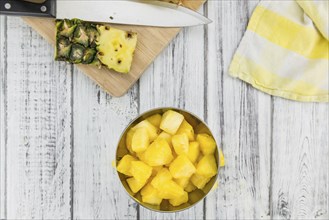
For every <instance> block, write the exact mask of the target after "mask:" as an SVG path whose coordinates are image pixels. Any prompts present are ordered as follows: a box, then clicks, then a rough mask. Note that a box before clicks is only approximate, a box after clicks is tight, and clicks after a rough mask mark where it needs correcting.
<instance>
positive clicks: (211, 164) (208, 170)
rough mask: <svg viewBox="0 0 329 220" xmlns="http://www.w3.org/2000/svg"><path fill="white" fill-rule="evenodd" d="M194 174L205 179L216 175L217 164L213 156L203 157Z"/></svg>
mask: <svg viewBox="0 0 329 220" xmlns="http://www.w3.org/2000/svg"><path fill="white" fill-rule="evenodd" d="M196 173H197V174H199V175H202V176H205V177H213V176H215V175H216V174H217V164H216V159H215V157H214V155H205V156H204V157H203V158H202V159H201V160H200V161H199V163H198V165H197V166H196Z"/></svg>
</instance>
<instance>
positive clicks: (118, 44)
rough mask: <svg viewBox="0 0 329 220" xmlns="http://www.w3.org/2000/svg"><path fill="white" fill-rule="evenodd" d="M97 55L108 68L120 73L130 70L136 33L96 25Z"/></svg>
mask: <svg viewBox="0 0 329 220" xmlns="http://www.w3.org/2000/svg"><path fill="white" fill-rule="evenodd" d="M97 29H98V32H99V37H98V39H97V41H96V43H97V50H98V53H97V57H98V59H99V60H100V61H101V63H102V64H104V65H105V66H107V67H108V68H109V69H114V70H115V71H117V72H120V73H128V72H129V71H130V67H131V63H132V60H133V54H134V51H135V48H136V44H137V33H133V32H126V31H122V30H119V29H116V28H113V27H109V26H104V25H98V26H97Z"/></svg>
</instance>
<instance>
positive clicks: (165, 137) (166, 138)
mask: <svg viewBox="0 0 329 220" xmlns="http://www.w3.org/2000/svg"><path fill="white" fill-rule="evenodd" d="M171 137H172V135H170V134H168V133H166V132H165V131H163V132H161V133H160V134H159V136H158V137H157V139H156V140H159V139H165V140H166V141H167V142H168V144H169V145H171Z"/></svg>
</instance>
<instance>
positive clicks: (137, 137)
mask: <svg viewBox="0 0 329 220" xmlns="http://www.w3.org/2000/svg"><path fill="white" fill-rule="evenodd" d="M149 144H150V139H149V136H148V132H147V130H146V128H143V127H141V128H137V129H136V131H135V133H134V135H133V138H132V142H131V148H132V150H133V151H134V152H136V153H140V152H143V151H145V150H146V148H147V147H148V146H149Z"/></svg>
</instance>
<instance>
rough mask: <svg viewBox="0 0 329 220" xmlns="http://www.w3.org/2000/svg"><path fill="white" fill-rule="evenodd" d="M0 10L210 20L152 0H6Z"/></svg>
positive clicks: (178, 22)
mask: <svg viewBox="0 0 329 220" xmlns="http://www.w3.org/2000/svg"><path fill="white" fill-rule="evenodd" d="M0 4H1V5H0V14H8V15H22V16H24V15H25V16H43V17H55V18H57V19H65V18H67V19H72V18H79V19H81V20H85V21H91V22H105V23H114V24H131V25H142V26H158V27H187V26H195V25H204V24H208V23H210V22H211V20H209V19H208V18H206V17H204V16H203V15H201V14H199V13H197V12H195V11H193V10H190V9H188V8H185V7H182V6H179V5H176V4H171V3H168V2H161V1H156V0H94V1H93V0H57V1H56V0H6V1H1V3H0Z"/></svg>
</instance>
